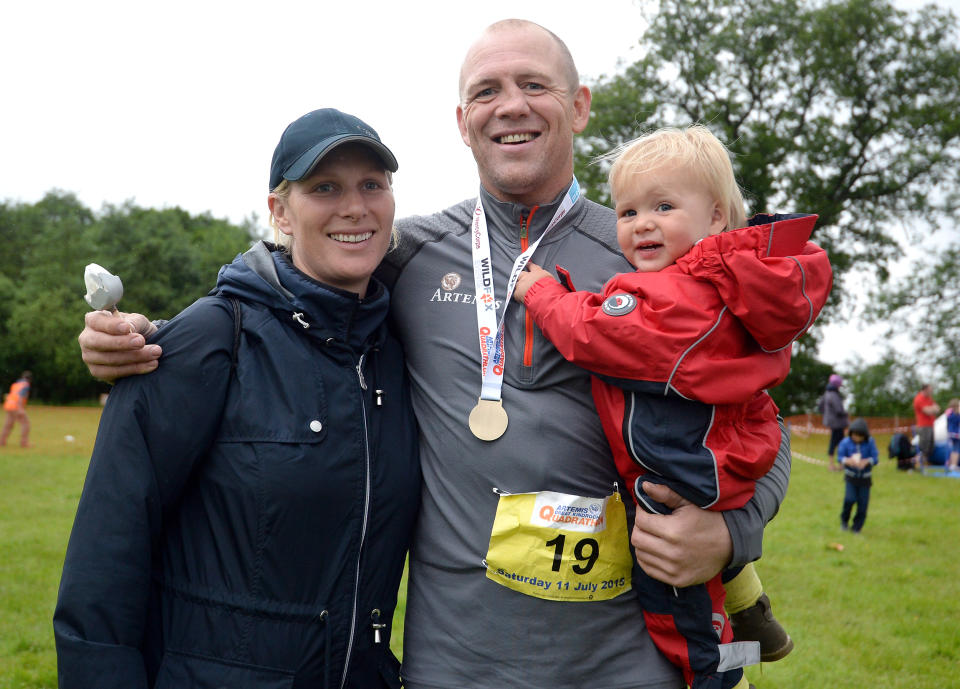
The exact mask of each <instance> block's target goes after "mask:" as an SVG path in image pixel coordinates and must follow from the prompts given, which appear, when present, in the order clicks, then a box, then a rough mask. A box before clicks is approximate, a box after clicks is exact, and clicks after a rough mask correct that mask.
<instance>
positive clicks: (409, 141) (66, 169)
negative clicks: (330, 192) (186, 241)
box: [0, 0, 960, 227]
mask: <svg viewBox="0 0 960 689" xmlns="http://www.w3.org/2000/svg"><path fill="white" fill-rule="evenodd" d="M897 4H898V5H899V6H901V7H904V8H911V7H916V6H919V5H921V4H923V3H921V2H917V1H915V0H898V2H897ZM938 4H940V5H944V6H949V7H951V8H952V9H953V10H954V12H955V13H957V14H960V0H940V2H938ZM507 17H520V18H524V19H531V20H533V21H536V22H538V23H540V24H542V25H544V26H546V27H547V28H549V29H551V30H552V31H554V32H555V33H557V34H558V35H559V36H560V37H561V38H563V39H564V40H565V41H566V43H567V45H568V46H569V47H570V50H571V52H572V53H573V55H574V58H575V59H576V61H577V66H578V68H579V70H580V73H581V75H582V76H583V77H584V78H586V79H595V78H597V77H599V76H600V75H602V74H610V73H613V72H615V71H616V69H617V65H618V61H621V60H622V61H625V62H630V61H633V60H635V59H637V57H638V56H639V52H638V46H637V42H638V39H639V37H640V35H641V34H642V32H643V29H644V27H645V24H644V21H643V17H642V12H641V10H640V4H639V3H638V2H636V1H635V0H592V1H591V2H587V3H583V2H578V3H572V2H570V3H565V2H557V0H545V1H541V0H528V1H513V2H506V1H503V0H485V1H483V2H477V3H461V2H451V1H450V0H444V1H442V2H441V1H438V0H431V1H428V2H400V1H396V0H393V1H390V2H386V1H381V0H367V1H366V2H342V3H333V2H328V1H326V0H309V1H306V2H305V1H302V0H286V1H285V2H247V1H245V0H233V1H232V2H223V1H220V0H213V1H206V0H189V1H185V0H166V1H165V2H155V3H145V2H138V1H136V0H87V1H77V0H30V1H29V2H26V1H23V2H20V1H18V2H5V3H3V7H2V9H0V26H3V27H4V31H3V34H4V35H3V38H2V40H0V75H2V77H3V79H2V86H3V93H4V99H3V101H4V102H3V104H2V106H0V118H2V123H3V124H2V126H0V199H3V200H6V201H14V202H25V203H33V202H35V201H37V200H39V199H40V198H41V197H42V196H43V195H44V194H45V193H46V192H47V191H49V190H51V189H61V190H65V191H69V192H73V193H75V194H76V195H77V197H78V198H79V199H80V200H81V201H82V202H83V203H84V204H85V205H87V206H88V207H90V208H91V209H93V210H95V211H96V210H100V208H101V206H102V205H103V204H104V203H111V204H120V203H123V202H124V201H126V200H133V201H134V202H135V203H136V204H138V205H140V206H144V207H151V208H164V207H172V206H180V207H181V208H184V209H186V210H188V211H190V212H191V213H203V212H210V213H211V214H212V215H213V216H215V217H220V218H227V219H229V220H231V221H233V222H240V221H242V220H243V219H244V218H247V217H249V216H250V215H251V214H253V213H256V214H257V215H258V218H259V222H260V224H261V225H262V226H264V227H265V226H266V194H267V175H268V170H269V164H270V157H271V155H272V153H273V148H274V146H275V145H276V143H277V140H278V138H279V136H280V133H281V132H282V131H283V128H284V127H285V126H286V125H287V124H288V123H289V122H290V121H292V120H293V119H296V118H297V117H299V116H300V115H302V114H303V113H305V112H307V111H310V110H313V109H315V108H319V107H337V108H340V109H342V110H346V111H348V112H351V113H353V114H356V115H358V116H360V117H361V118H363V119H364V120H366V121H367V122H368V123H369V124H371V125H372V126H373V127H374V128H375V129H377V130H378V131H379V133H380V135H381V138H382V139H383V140H384V142H385V143H386V144H387V145H388V146H390V148H391V149H392V150H393V151H394V153H395V154H396V155H397V158H398V160H399V162H400V169H399V172H398V174H397V176H396V178H395V191H396V195H397V213H398V216H403V215H409V214H414V213H429V212H432V211H435V210H438V209H440V208H443V207H446V206H448V205H451V204H453V203H455V202H457V201H460V200H462V199H464V198H467V197H472V196H475V194H476V189H477V185H478V181H477V177H476V171H475V168H474V166H473V160H472V158H471V156H470V152H469V149H467V148H466V146H464V144H463V143H462V141H461V140H460V136H459V133H458V131H457V127H456V119H455V108H456V104H457V78H458V72H459V66H460V62H461V60H462V58H463V55H464V53H465V51H466V48H467V46H468V44H469V43H470V42H471V41H472V39H473V38H474V37H475V36H476V34H477V33H478V32H479V30H480V29H481V28H482V27H484V26H486V25H487V24H489V23H491V22H493V21H496V20H498V19H504V18H507Z"/></svg>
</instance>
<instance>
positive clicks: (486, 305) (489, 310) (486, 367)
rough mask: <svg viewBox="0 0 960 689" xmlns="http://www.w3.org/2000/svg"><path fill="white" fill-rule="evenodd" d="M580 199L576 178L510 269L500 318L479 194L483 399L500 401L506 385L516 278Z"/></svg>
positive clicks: (475, 244) (475, 228)
mask: <svg viewBox="0 0 960 689" xmlns="http://www.w3.org/2000/svg"><path fill="white" fill-rule="evenodd" d="M578 198H580V184H579V183H578V182H577V178H576V177H574V178H573V182H572V183H571V184H570V187H569V188H568V189H567V193H566V194H565V195H564V197H563V201H561V203H560V207H559V208H557V212H556V213H554V214H553V219H552V220H551V221H550V224H548V225H547V229H545V230H544V231H543V234H542V235H540V238H539V239H538V240H537V241H535V242H534V243H533V244H531V245H530V246H529V247H527V250H526V251H524V252H523V253H522V254H520V255H519V256H518V257H517V258H516V260H515V261H514V262H513V268H511V270H510V279H509V280H508V281H507V293H506V297H505V298H504V305H503V313H502V314H501V316H500V320H499V322H498V321H497V306H496V305H497V302H496V299H495V298H494V288H493V263H492V262H491V260H490V238H489V233H488V231H487V215H486V213H485V212H484V210H483V202H482V201H481V197H480V196H479V195H478V196H477V207H476V209H475V210H474V211H473V223H472V225H471V228H470V234H471V242H470V246H471V249H472V253H473V281H474V290H475V292H476V297H477V300H476V304H477V331H478V333H479V337H480V373H481V377H482V384H481V387H480V399H483V400H494V401H499V400H500V397H501V390H502V388H503V367H504V361H505V357H504V351H503V325H504V321H505V320H506V316H507V309H508V308H509V307H510V300H511V298H512V297H513V289H514V287H516V285H517V277H518V276H519V275H520V272H521V271H522V270H523V269H524V268H525V267H526V265H527V263H528V262H529V261H530V257H531V256H533V253H534V252H535V251H536V250H537V247H538V246H540V242H542V241H543V238H544V237H546V236H547V233H548V232H550V230H552V229H553V228H554V227H555V226H556V225H557V223H559V222H560V221H561V220H562V219H563V218H564V217H566V215H567V213H568V212H569V211H570V209H571V208H573V204H575V203H576V202H577V199H578Z"/></svg>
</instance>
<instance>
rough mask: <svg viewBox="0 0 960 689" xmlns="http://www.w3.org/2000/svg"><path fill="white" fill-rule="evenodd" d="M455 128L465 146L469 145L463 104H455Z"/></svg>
mask: <svg viewBox="0 0 960 689" xmlns="http://www.w3.org/2000/svg"><path fill="white" fill-rule="evenodd" d="M457 128H458V129H459V130H460V138H461V139H463V143H465V144H466V145H467V146H469V145H470V134H469V133H468V132H467V121H466V114H465V113H464V112H463V106H462V105H458V106H457Z"/></svg>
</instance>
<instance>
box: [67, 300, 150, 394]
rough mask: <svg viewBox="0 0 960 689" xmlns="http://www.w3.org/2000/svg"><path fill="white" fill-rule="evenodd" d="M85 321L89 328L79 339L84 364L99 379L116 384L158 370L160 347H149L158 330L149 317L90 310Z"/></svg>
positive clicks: (137, 314)
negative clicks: (151, 337)
mask: <svg viewBox="0 0 960 689" xmlns="http://www.w3.org/2000/svg"><path fill="white" fill-rule="evenodd" d="M84 320H85V321H86V327H85V328H84V329H83V332H81V333H80V337H78V338H77V340H78V341H79V342H80V352H81V353H82V355H83V361H84V363H86V365H87V368H88V369H90V373H91V374H92V375H93V376H94V377H95V378H100V379H101V380H105V381H107V382H113V381H114V380H116V379H117V378H124V377H126V376H132V375H135V374H138V373H150V371H153V370H154V369H156V368H157V366H158V364H159V362H158V361H157V360H158V359H159V358H160V354H161V350H160V347H159V346H158V345H146V346H145V343H146V338H147V337H150V336H151V335H152V334H153V333H155V332H156V330H157V327H156V326H155V325H154V324H153V323H151V322H150V321H148V320H147V318H146V316H142V315H141V314H139V313H121V312H119V311H117V312H114V313H111V312H110V311H90V312H89V313H87V315H86V316H85V319H84Z"/></svg>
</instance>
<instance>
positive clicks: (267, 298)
mask: <svg viewBox="0 0 960 689" xmlns="http://www.w3.org/2000/svg"><path fill="white" fill-rule="evenodd" d="M214 292H220V293H223V294H225V295H231V296H237V297H240V298H242V299H245V300H247V301H253V302H256V303H260V304H263V305H264V306H267V307H269V308H270V309H272V310H273V311H275V312H278V314H277V315H278V317H279V318H281V320H283V321H285V322H287V323H288V324H289V325H290V327H293V328H295V329H296V330H298V331H302V332H303V334H305V335H307V336H308V337H316V338H319V339H321V340H323V341H325V342H326V341H328V340H330V339H331V338H332V339H333V340H334V341H336V342H339V343H342V344H346V345H347V346H349V347H351V348H353V349H355V350H358V351H360V350H363V349H366V348H367V347H368V346H370V345H376V344H379V343H380V342H381V341H382V340H383V338H384V337H385V334H386V329H385V327H384V326H383V324H384V320H385V318H386V315H387V310H388V308H389V303H390V294H389V292H388V291H387V289H386V288H385V287H384V286H383V284H382V283H381V282H379V281H378V280H377V279H376V278H373V279H371V281H370V286H369V288H368V290H367V295H366V296H365V297H364V298H363V299H360V298H359V297H358V295H357V294H355V293H353V292H347V291H345V290H342V289H339V288H337V287H333V286H331V285H326V284H324V283H322V282H319V281H317V280H314V279H313V278H311V277H310V276H308V275H306V274H305V273H303V272H301V271H300V270H298V269H297V268H295V267H294V265H293V263H291V261H290V259H289V255H288V254H287V253H286V252H284V251H282V250H279V249H278V248H277V247H276V246H274V245H273V244H270V243H268V242H263V241H261V242H257V243H256V244H255V245H254V246H253V247H251V248H250V250H249V251H247V252H246V253H245V254H242V255H240V256H237V258H236V259H234V261H233V263H231V264H230V265H228V266H224V268H223V269H222V270H221V271H220V276H219V278H218V280H217V289H216V290H214Z"/></svg>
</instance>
